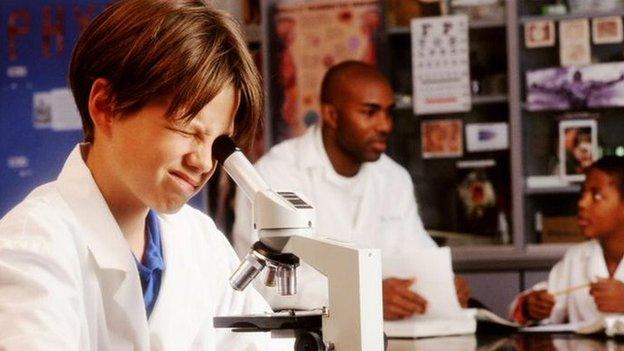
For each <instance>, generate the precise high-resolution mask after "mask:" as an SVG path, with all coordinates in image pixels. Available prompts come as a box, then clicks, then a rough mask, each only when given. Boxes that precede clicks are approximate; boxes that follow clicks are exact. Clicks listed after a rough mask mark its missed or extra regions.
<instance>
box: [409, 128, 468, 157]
mask: <svg viewBox="0 0 624 351" xmlns="http://www.w3.org/2000/svg"><path fill="white" fill-rule="evenodd" d="M420 132H421V139H422V140H421V142H422V153H423V155H422V156H423V158H442V157H461V156H462V155H463V154H464V147H463V146H464V145H463V122H462V120H460V119H441V120H430V121H424V122H422V123H421V124H420Z"/></svg>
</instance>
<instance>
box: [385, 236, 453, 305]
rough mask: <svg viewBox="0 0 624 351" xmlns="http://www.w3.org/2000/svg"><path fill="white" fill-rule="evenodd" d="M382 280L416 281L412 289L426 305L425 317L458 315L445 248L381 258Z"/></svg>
mask: <svg viewBox="0 0 624 351" xmlns="http://www.w3.org/2000/svg"><path fill="white" fill-rule="evenodd" d="M383 277H384V278H389V277H395V278H403V279H407V278H416V282H415V283H414V285H412V287H411V289H412V290H413V291H415V292H416V293H417V294H419V295H421V296H422V297H424V298H425V299H426V300H427V301H428V304H427V311H426V312H425V314H424V316H428V317H449V316H451V317H452V316H457V315H459V314H461V313H462V312H461V307H460V306H459V301H457V293H456V292H455V281H454V275H453V269H452V264H451V250H450V249H449V248H448V247H443V248H432V249H421V250H414V251H413V252H411V253H410V254H409V255H405V256H403V255H401V256H392V257H384V260H383Z"/></svg>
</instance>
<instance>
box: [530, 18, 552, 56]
mask: <svg viewBox="0 0 624 351" xmlns="http://www.w3.org/2000/svg"><path fill="white" fill-rule="evenodd" d="M524 45H525V46H526V47H527V48H529V49H533V48H543V47H549V46H553V45H555V23H554V22H553V21H531V22H528V23H526V24H525V25H524Z"/></svg>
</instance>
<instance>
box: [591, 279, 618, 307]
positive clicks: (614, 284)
mask: <svg viewBox="0 0 624 351" xmlns="http://www.w3.org/2000/svg"><path fill="white" fill-rule="evenodd" d="M589 293H590V294H591V295H592V296H593V297H594V301H595V302H596V306H597V307H598V310H599V311H601V312H606V313H624V283H622V282H621V281H619V280H617V279H612V278H609V279H598V281H596V282H595V283H591V284H590V289H589Z"/></svg>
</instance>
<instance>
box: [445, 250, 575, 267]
mask: <svg viewBox="0 0 624 351" xmlns="http://www.w3.org/2000/svg"><path fill="white" fill-rule="evenodd" d="M568 247H570V245H569V244H528V245H527V246H526V248H525V249H524V250H522V249H518V248H516V247H514V246H511V245H505V246H481V247H451V253H452V256H453V269H455V270H456V271H464V272H467V271H480V270H484V271H497V270H499V271H500V270H503V271H504V270H511V271H517V270H519V269H550V268H552V266H553V265H554V264H555V263H556V262H557V261H559V260H560V259H561V257H563V255H564V253H565V251H566V249H567V248H568Z"/></svg>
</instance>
